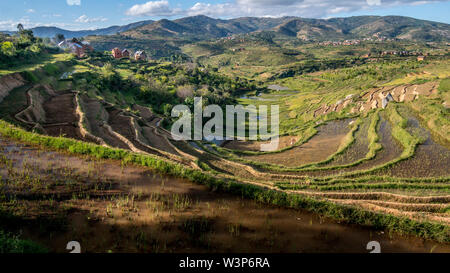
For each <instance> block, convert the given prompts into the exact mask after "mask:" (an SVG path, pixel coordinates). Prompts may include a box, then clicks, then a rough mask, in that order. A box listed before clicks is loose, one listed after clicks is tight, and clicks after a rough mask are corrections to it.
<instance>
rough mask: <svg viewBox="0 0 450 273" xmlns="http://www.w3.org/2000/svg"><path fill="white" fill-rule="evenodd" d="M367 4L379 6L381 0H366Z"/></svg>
mask: <svg viewBox="0 0 450 273" xmlns="http://www.w3.org/2000/svg"><path fill="white" fill-rule="evenodd" d="M367 5H369V6H381V0H367Z"/></svg>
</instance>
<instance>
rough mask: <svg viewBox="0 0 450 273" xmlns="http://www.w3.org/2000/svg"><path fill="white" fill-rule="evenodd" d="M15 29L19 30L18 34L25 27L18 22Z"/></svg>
mask: <svg viewBox="0 0 450 273" xmlns="http://www.w3.org/2000/svg"><path fill="white" fill-rule="evenodd" d="M17 30H18V31H19V34H20V33H22V32H23V31H24V30H25V28H24V27H23V25H22V24H18V25H17Z"/></svg>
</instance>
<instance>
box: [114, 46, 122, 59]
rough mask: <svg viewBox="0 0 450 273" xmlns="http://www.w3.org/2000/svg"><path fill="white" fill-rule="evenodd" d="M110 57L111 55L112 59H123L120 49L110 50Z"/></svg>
mask: <svg viewBox="0 0 450 273" xmlns="http://www.w3.org/2000/svg"><path fill="white" fill-rule="evenodd" d="M112 55H113V57H114V59H120V58H122V57H123V56H122V51H120V49H118V48H117V47H116V48H114V49H113V50H112Z"/></svg>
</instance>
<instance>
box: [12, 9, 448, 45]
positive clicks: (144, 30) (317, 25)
mask: <svg viewBox="0 0 450 273" xmlns="http://www.w3.org/2000/svg"><path fill="white" fill-rule="evenodd" d="M32 30H33V32H34V33H35V35H36V36H39V37H54V36H55V35H56V34H64V36H66V38H71V37H77V38H78V37H84V36H90V35H100V36H102V35H105V36H106V35H114V34H120V35H121V36H124V37H129V38H134V39H146V40H148V39H153V38H155V39H156V38H157V39H161V38H162V39H165V38H171V39H176V40H192V41H196V40H205V39H215V38H223V37H226V36H229V35H234V34H245V33H252V32H260V31H268V32H272V33H274V34H275V35H278V36H282V37H291V38H298V39H302V40H313V41H320V40H333V39H340V40H342V39H354V38H365V37H371V36H373V35H378V36H384V37H387V38H395V39H409V40H416V41H450V25H449V24H445V23H438V22H432V21H426V20H419V19H414V18H410V17H403V16H354V17H346V18H331V19H308V18H300V17H280V18H268V17H241V18H235V19H227V20H225V19H214V18H210V17H207V16H204V15H198V16H191V17H185V18H181V19H176V20H168V19H162V20H158V21H152V20H147V21H141V22H136V23H132V24H128V25H125V26H112V27H108V28H102V29H96V30H80V31H70V30H64V29H60V28H56V27H36V28H33V29H32ZM6 33H8V32H6ZM9 33H10V32H9Z"/></svg>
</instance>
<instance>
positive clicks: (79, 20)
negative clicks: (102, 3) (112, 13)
mask: <svg viewBox="0 0 450 273" xmlns="http://www.w3.org/2000/svg"><path fill="white" fill-rule="evenodd" d="M106 21H108V19H107V18H105V17H95V18H89V17H88V16H87V15H85V14H84V15H81V16H80V17H78V18H77V19H76V20H75V22H77V23H94V22H106Z"/></svg>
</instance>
